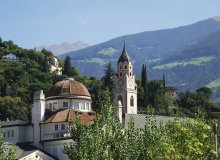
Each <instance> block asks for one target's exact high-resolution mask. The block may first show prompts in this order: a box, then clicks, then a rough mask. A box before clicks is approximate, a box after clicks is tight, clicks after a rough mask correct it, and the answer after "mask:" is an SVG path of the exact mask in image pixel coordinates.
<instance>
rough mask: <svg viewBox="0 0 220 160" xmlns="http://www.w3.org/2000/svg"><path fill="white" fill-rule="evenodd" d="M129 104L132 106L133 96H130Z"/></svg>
mask: <svg viewBox="0 0 220 160" xmlns="http://www.w3.org/2000/svg"><path fill="white" fill-rule="evenodd" d="M130 105H131V106H134V97H133V96H131V98H130Z"/></svg>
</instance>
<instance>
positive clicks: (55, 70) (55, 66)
mask: <svg viewBox="0 0 220 160" xmlns="http://www.w3.org/2000/svg"><path fill="white" fill-rule="evenodd" d="M49 71H50V73H56V74H57V75H62V67H59V63H58V60H57V59H56V58H55V57H53V59H52V61H51V63H50V64H49Z"/></svg>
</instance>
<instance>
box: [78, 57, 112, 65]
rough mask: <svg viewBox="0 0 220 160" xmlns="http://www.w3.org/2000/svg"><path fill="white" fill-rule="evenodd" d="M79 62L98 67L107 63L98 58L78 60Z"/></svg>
mask: <svg viewBox="0 0 220 160" xmlns="http://www.w3.org/2000/svg"><path fill="white" fill-rule="evenodd" d="M79 62H87V63H98V64H100V65H106V64H107V63H108V62H107V61H104V60H103V59H100V58H91V59H84V60H79Z"/></svg>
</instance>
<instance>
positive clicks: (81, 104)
mask: <svg viewBox="0 0 220 160" xmlns="http://www.w3.org/2000/svg"><path fill="white" fill-rule="evenodd" d="M79 105H80V109H82V110H85V103H82V102H81V103H79Z"/></svg>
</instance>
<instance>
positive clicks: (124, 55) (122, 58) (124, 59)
mask: <svg viewBox="0 0 220 160" xmlns="http://www.w3.org/2000/svg"><path fill="white" fill-rule="evenodd" d="M119 62H131V58H130V57H129V56H128V53H127V51H126V48H125V43H124V48H123V51H122V53H121V56H120V58H119V59H118V63H119Z"/></svg>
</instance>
